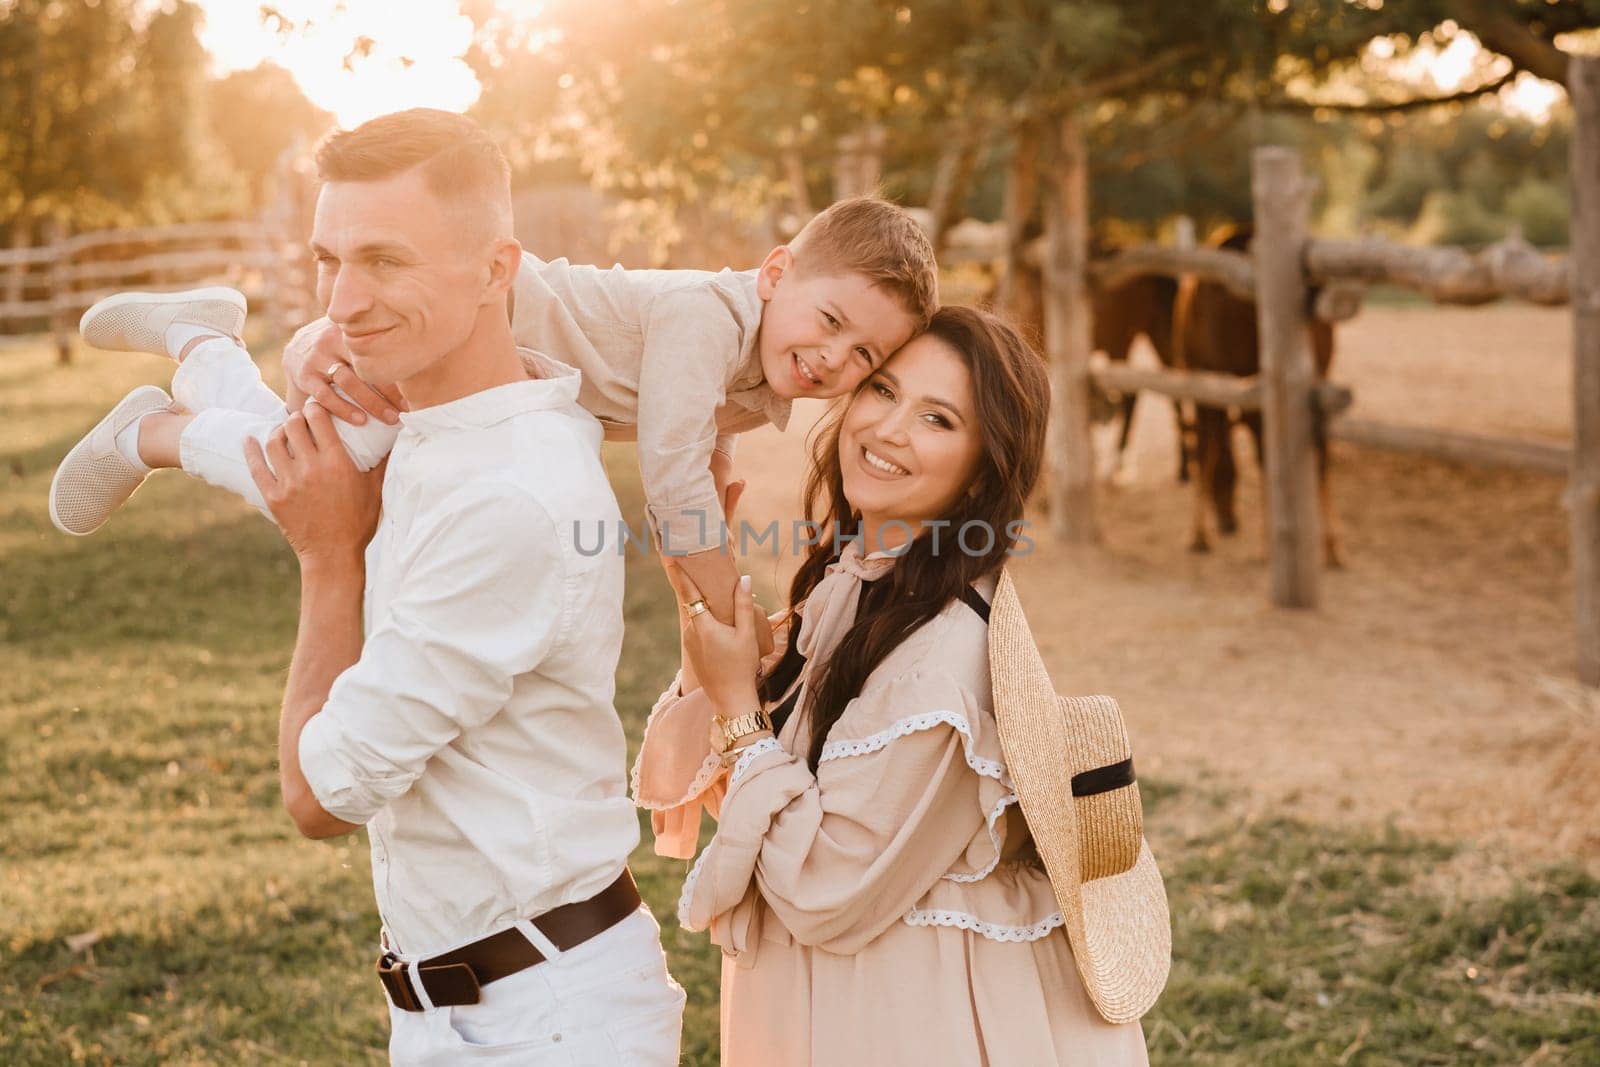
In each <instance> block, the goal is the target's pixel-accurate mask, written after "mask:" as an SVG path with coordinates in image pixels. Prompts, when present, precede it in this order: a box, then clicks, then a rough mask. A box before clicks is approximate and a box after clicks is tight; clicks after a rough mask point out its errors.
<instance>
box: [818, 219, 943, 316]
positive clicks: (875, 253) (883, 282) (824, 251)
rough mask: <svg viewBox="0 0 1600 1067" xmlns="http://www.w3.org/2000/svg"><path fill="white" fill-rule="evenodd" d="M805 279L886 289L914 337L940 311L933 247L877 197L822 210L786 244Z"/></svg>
mask: <svg viewBox="0 0 1600 1067" xmlns="http://www.w3.org/2000/svg"><path fill="white" fill-rule="evenodd" d="M789 248H790V250H791V251H793V253H794V259H795V266H796V267H798V268H799V269H800V270H801V271H802V272H804V273H806V274H827V275H837V274H861V275H865V276H866V277H867V278H869V279H871V281H872V283H873V284H874V285H876V286H882V287H883V288H885V289H887V290H888V291H889V292H890V293H891V294H893V296H894V297H895V299H896V300H898V301H899V302H900V304H901V306H903V307H904V308H905V309H906V311H907V312H909V313H910V315H911V317H912V318H913V319H915V320H916V323H917V332H918V333H921V332H922V331H923V330H925V329H927V328H928V323H929V321H931V320H932V319H933V313H934V312H935V311H938V310H939V268H938V265H937V264H936V263H935V262H934V257H933V242H931V241H929V240H928V235H927V234H925V233H923V232H922V227H921V226H919V225H917V220H916V219H913V218H912V217H911V216H910V215H908V214H906V212H905V211H904V210H903V209H902V208H900V207H899V206H898V205H896V204H891V203H890V202H889V201H887V200H884V199H882V198H880V197H876V196H852V197H850V198H848V199H846V200H841V201H839V202H838V203H836V204H834V205H833V206H831V207H829V208H827V209H826V210H824V211H823V212H822V213H821V214H819V215H817V216H816V217H815V218H813V219H812V220H811V221H810V222H808V223H806V224H805V226H804V228H802V229H801V231H800V232H799V233H798V234H796V235H795V238H794V240H792V241H790V242H789Z"/></svg>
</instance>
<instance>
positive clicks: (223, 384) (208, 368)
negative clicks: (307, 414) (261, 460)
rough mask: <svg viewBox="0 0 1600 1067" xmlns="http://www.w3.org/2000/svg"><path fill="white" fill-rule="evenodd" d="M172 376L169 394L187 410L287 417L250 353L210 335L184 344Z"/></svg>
mask: <svg viewBox="0 0 1600 1067" xmlns="http://www.w3.org/2000/svg"><path fill="white" fill-rule="evenodd" d="M186 347H187V352H186V354H185V355H184V356H183V358H182V360H181V361H180V362H179V364H178V370H177V373H175V374H174V375H173V376H172V396H173V399H175V400H177V402H178V403H180V404H182V405H183V406H184V407H186V408H188V409H189V410H190V411H206V410H209V409H211V408H224V409H226V410H229V411H243V412H248V413H249V414H251V415H260V416H262V417H264V418H269V419H277V420H278V421H279V422H282V421H283V420H284V419H285V418H287V417H288V411H287V410H286V409H285V408H284V406H283V400H282V399H281V398H280V397H279V396H278V394H277V393H274V392H273V391H272V390H271V389H269V388H267V383H266V382H263V381H262V380H261V369H260V368H259V367H257V366H256V361H255V360H253V359H251V358H250V353H248V352H246V351H245V350H244V349H242V348H240V347H239V346H238V345H236V344H234V343H233V342H232V341H230V340H228V339H226V338H224V337H221V336H219V335H213V336H210V337H205V338H202V339H200V340H199V341H198V343H191V344H190V345H188V346H186Z"/></svg>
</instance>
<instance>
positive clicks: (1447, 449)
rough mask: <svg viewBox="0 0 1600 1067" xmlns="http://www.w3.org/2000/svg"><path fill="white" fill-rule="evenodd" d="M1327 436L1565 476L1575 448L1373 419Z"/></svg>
mask: <svg viewBox="0 0 1600 1067" xmlns="http://www.w3.org/2000/svg"><path fill="white" fill-rule="evenodd" d="M1328 433H1329V434H1330V435H1331V436H1332V437H1334V438H1336V439H1337V440H1340V441H1349V442H1350V443H1351V444H1357V445H1365V446H1367V447H1368V448H1382V449H1386V450H1388V451H1391V452H1410V453H1414V454H1417V455H1423V456H1432V457H1433V458H1435V459H1445V460H1450V461H1452V462H1455V463H1476V464H1482V465H1484V466H1490V467H1511V468H1514V469H1517V470H1530V471H1544V472H1546V473H1550V474H1565V473H1567V468H1568V466H1569V465H1570V464H1571V462H1572V449H1571V448H1566V447H1563V446H1561V445H1547V444H1544V443H1542V442H1539V441H1518V440H1514V439H1512V438H1509V437H1490V436H1488V435H1486V434H1476V433H1465V432H1462V431H1459V430H1435V429H1430V428H1428V427H1425V426H1401V425H1397V424H1395V423H1390V422H1375V421H1373V420H1371V419H1351V418H1344V419H1338V420H1336V421H1335V422H1333V423H1332V424H1330V425H1329V427H1328Z"/></svg>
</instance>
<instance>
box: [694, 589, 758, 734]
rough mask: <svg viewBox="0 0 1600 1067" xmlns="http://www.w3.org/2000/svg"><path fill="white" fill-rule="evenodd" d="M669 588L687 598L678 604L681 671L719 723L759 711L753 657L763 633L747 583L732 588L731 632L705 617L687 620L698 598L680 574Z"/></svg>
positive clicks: (707, 613) (710, 616) (704, 613)
mask: <svg viewBox="0 0 1600 1067" xmlns="http://www.w3.org/2000/svg"><path fill="white" fill-rule="evenodd" d="M673 588H674V589H675V590H676V591H678V592H679V595H680V596H681V597H688V598H689V599H687V600H679V602H678V607H679V610H680V614H681V615H682V617H683V625H682V632H683V653H684V666H685V667H686V668H689V669H692V670H693V672H694V673H695V675H696V676H698V678H699V679H700V684H701V685H702V686H703V687H704V688H705V691H706V697H707V698H708V699H709V700H710V701H711V705H712V707H714V708H716V709H717V711H718V713H719V714H721V715H723V716H724V717H732V716H735V715H739V714H742V713H744V712H746V711H754V710H755V709H757V708H759V707H760V706H761V700H760V697H759V695H758V690H757V686H756V671H757V669H758V668H759V666H760V654H759V653H758V652H757V651H756V635H757V634H758V633H760V632H761V631H762V630H766V629H768V627H767V626H766V625H765V623H764V622H763V621H762V620H761V617H760V615H758V614H757V612H756V610H755V598H754V596H752V595H751V593H750V577H749V576H748V575H746V576H744V577H743V578H741V579H740V580H739V584H738V585H737V586H736V587H735V588H734V592H733V625H731V626H729V625H727V624H726V623H722V622H719V621H718V620H717V618H716V616H715V615H713V614H712V613H711V612H710V611H700V612H698V613H696V614H695V615H693V616H690V615H689V614H687V609H688V606H689V605H690V604H693V603H694V602H695V601H697V600H700V599H701V594H700V590H699V588H698V587H696V585H695V584H694V581H693V580H692V579H691V578H689V577H688V576H687V575H686V574H684V573H683V572H682V571H679V572H678V573H677V575H676V580H675V581H674V582H673ZM769 635H770V631H769Z"/></svg>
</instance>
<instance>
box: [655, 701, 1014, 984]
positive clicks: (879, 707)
mask: <svg viewBox="0 0 1600 1067" xmlns="http://www.w3.org/2000/svg"><path fill="white" fill-rule="evenodd" d="M988 700H989V696H988V693H987V692H981V693H980V692H977V691H976V690H975V688H974V687H973V685H971V684H970V683H969V682H967V681H966V680H963V679H960V678H957V677H956V676H955V675H954V674H952V673H946V672H943V671H940V670H925V671H911V672H901V673H898V674H897V675H895V676H893V677H892V678H890V680H888V681H887V682H885V683H884V684H882V685H881V686H876V687H871V688H869V689H868V690H867V691H866V692H864V693H863V694H862V695H861V696H859V697H857V698H856V699H855V700H854V701H852V702H851V703H850V705H849V706H848V707H846V709H845V711H844V714H843V715H842V716H841V717H840V719H839V721H838V722H837V723H836V724H835V726H834V729H833V730H832V731H831V732H830V735H829V741H828V743H827V745H826V746H825V747H824V749H823V752H822V757H821V760H820V762H819V765H818V769H817V773H816V774H815V775H813V774H812V772H811V769H810V767H809V766H808V764H807V762H806V760H805V759H804V757H803V756H794V755H790V754H789V753H788V752H786V751H784V750H783V748H782V747H781V746H779V745H777V744H772V745H770V746H762V750H761V751H759V752H758V751H756V750H755V748H754V747H753V748H752V750H751V751H750V752H749V753H747V754H746V757H745V758H744V759H741V760H740V764H739V765H737V766H736V767H735V768H734V773H733V775H732V776H731V778H730V782H729V786H728V790H727V794H726V796H725V797H723V798H722V803H721V814H720V825H719V827H718V831H717V836H716V838H715V839H714V840H713V841H712V843H711V844H710V845H708V846H707V848H706V850H705V852H703V853H702V854H701V856H700V859H699V860H698V861H697V862H696V865H695V868H694V870H693V871H691V873H690V877H689V880H688V881H687V882H686V883H685V885H684V892H683V897H682V900H681V902H680V907H679V918H680V920H681V921H682V922H683V924H684V925H685V926H687V927H689V928H691V929H703V928H706V927H708V926H709V927H712V928H713V939H714V940H716V941H718V943H719V944H722V945H723V947H724V949H725V950H727V951H730V952H734V953H736V954H737V953H740V952H742V951H744V950H745V949H746V948H749V947H753V941H754V939H755V938H757V937H759V932H758V931H756V929H755V928H756V927H757V926H759V922H758V921H756V920H757V917H756V916H754V915H753V914H752V912H753V910H754V906H755V905H754V900H755V894H754V893H752V892H751V890H752V886H754V888H755V889H756V890H758V891H759V897H760V900H761V901H762V902H764V904H765V906H766V907H768V908H770V909H771V911H772V913H773V915H774V916H775V917H776V918H777V919H778V920H779V921H780V922H781V923H782V924H783V926H784V927H785V928H787V930H788V932H789V934H791V935H792V936H793V938H794V939H795V940H796V941H798V942H800V943H802V944H806V945H812V946H816V947H819V948H823V949H825V950H827V951H829V952H834V953H841V954H847V953H852V952H856V951H858V950H859V949H861V948H862V947H864V946H865V945H866V944H867V943H869V942H870V941H872V940H873V939H874V938H876V937H877V936H879V935H880V934H882V933H883V932H884V931H885V930H886V929H888V928H889V926H890V925H892V924H893V923H895V922H898V921H900V920H901V919H902V918H903V917H904V916H905V915H906V914H907V912H908V911H910V910H911V909H912V907H913V906H914V905H915V904H916V903H917V901H918V900H920V899H922V898H923V897H924V896H925V894H927V892H928V891H929V889H930V887H932V886H934V885H935V884H936V883H938V882H939V881H940V880H941V879H945V878H960V877H969V878H981V877H983V876H984V874H986V873H987V872H988V871H990V870H992V869H993V868H994V866H995V864H996V863H997V862H998V859H999V856H1000V852H1001V850H1002V848H1003V842H1004V832H1005V831H1004V820H1003V819H1001V817H1000V816H1001V814H1002V813H1003V811H1004V809H1005V807H1006V805H1007V804H1008V803H1010V800H1008V799H1007V798H1008V797H1009V796H1010V788H1009V782H1008V781H1007V779H1006V776H1005V770H1004V766H1003V764H1002V763H1001V762H1000V758H999V743H998V738H997V737H996V735H995V731H994V724H993V718H992V716H990V714H989V713H988V710H987V707H988ZM796 747H801V746H796Z"/></svg>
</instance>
